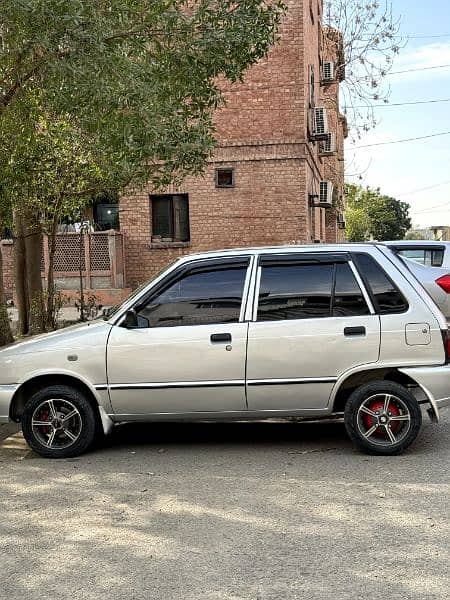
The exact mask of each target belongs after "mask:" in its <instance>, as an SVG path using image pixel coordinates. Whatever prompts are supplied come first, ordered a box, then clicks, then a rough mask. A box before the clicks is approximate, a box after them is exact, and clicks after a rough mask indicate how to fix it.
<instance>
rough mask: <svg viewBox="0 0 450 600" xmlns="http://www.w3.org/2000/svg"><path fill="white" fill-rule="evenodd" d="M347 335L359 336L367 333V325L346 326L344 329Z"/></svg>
mask: <svg viewBox="0 0 450 600" xmlns="http://www.w3.org/2000/svg"><path fill="white" fill-rule="evenodd" d="M344 335H345V337H357V336H363V335H366V328H365V327H346V328H345V329H344Z"/></svg>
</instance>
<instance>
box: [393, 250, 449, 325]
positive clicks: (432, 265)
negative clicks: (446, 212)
mask: <svg viewBox="0 0 450 600" xmlns="http://www.w3.org/2000/svg"><path fill="white" fill-rule="evenodd" d="M384 244H385V245H386V246H388V247H389V248H390V249H391V250H392V251H393V252H395V254H397V256H399V257H400V258H401V259H402V260H403V263H404V265H405V266H406V268H407V269H408V270H409V271H410V272H411V273H412V275H414V277H416V278H417V279H418V280H419V281H420V283H421V284H422V286H423V287H424V288H425V289H426V290H427V292H428V293H429V294H430V295H431V297H432V298H433V300H434V301H435V302H436V304H437V305H438V306H439V308H440V309H441V311H442V312H443V313H444V315H445V317H446V319H447V322H450V243H449V242H433V241H429V242H422V241H420V242H417V241H409V240H405V241H400V242H384Z"/></svg>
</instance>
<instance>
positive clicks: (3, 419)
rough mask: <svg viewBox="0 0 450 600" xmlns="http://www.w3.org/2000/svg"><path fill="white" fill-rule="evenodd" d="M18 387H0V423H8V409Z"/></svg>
mask: <svg viewBox="0 0 450 600" xmlns="http://www.w3.org/2000/svg"><path fill="white" fill-rule="evenodd" d="M18 387H19V386H18V385H0V423H7V422H8V421H9V407H10V406H11V402H12V399H13V396H14V394H15V392H16V390H17V388H18Z"/></svg>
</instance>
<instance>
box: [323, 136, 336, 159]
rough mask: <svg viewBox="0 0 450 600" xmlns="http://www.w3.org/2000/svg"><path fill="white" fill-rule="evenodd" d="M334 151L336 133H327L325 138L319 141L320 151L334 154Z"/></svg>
mask: <svg viewBox="0 0 450 600" xmlns="http://www.w3.org/2000/svg"><path fill="white" fill-rule="evenodd" d="M334 152H336V135H335V134H334V133H327V138H326V140H323V141H322V142H320V153H321V154H334Z"/></svg>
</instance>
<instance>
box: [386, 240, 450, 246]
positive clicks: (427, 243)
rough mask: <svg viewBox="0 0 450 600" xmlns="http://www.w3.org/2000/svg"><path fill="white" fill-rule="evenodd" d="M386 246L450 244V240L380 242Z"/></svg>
mask: <svg viewBox="0 0 450 600" xmlns="http://www.w3.org/2000/svg"><path fill="white" fill-rule="evenodd" d="M380 243H381V244H384V245H385V246H440V247H442V246H448V245H450V242H440V241H438V240H397V241H396V242H380Z"/></svg>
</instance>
